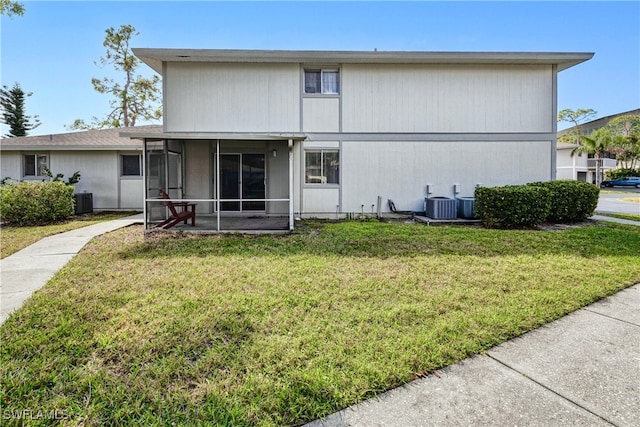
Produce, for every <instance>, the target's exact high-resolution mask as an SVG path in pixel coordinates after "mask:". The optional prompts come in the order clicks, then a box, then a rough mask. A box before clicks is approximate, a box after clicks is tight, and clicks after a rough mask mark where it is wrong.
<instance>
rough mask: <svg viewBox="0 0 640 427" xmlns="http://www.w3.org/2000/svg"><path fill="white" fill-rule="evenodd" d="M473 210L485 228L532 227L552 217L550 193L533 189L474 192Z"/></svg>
mask: <svg viewBox="0 0 640 427" xmlns="http://www.w3.org/2000/svg"><path fill="white" fill-rule="evenodd" d="M474 208H475V213H476V216H477V217H479V218H480V219H481V220H482V224H483V225H484V226H485V227H489V228H499V227H504V228H527V227H533V226H535V225H537V224H541V223H543V222H545V221H546V220H547V217H548V216H549V212H550V210H551V202H550V192H549V190H548V189H546V188H544V187H535V186H530V185H507V186H504V187H480V188H476V191H475V206H474Z"/></svg>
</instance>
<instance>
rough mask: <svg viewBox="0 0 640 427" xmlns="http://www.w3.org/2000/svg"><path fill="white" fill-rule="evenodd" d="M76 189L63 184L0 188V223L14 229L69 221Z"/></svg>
mask: <svg viewBox="0 0 640 427" xmlns="http://www.w3.org/2000/svg"><path fill="white" fill-rule="evenodd" d="M73 193H74V188H73V187H72V186H70V185H66V184H64V183H62V182H34V181H23V182H20V183H17V184H9V185H3V186H1V187H0V219H2V221H5V222H8V223H10V224H13V225H42V224H48V223H50V222H53V221H58V220H61V219H65V218H69V217H71V216H72V215H73V212H74V206H73V204H74V198H73Z"/></svg>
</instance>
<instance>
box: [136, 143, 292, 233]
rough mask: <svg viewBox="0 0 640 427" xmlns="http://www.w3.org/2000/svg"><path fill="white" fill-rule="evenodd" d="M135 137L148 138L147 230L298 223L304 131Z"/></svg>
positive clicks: (248, 228) (270, 227) (250, 228)
mask: <svg viewBox="0 0 640 427" xmlns="http://www.w3.org/2000/svg"><path fill="white" fill-rule="evenodd" d="M130 136H131V137H135V138H140V139H142V140H143V142H144V153H145V155H144V181H145V188H144V220H145V221H144V224H145V230H154V229H170V230H174V231H186V232H201V233H205V232H282V231H289V230H293V227H294V220H293V179H294V178H293V176H294V174H293V168H294V167H293V147H294V144H295V143H297V142H299V141H301V140H303V139H304V136H301V135H286V136H282V135H268V134H260V135H255V134H251V135H246V134H243V135H235V134H233V135H213V137H212V135H211V134H202V135H184V134H161V135H159V136H158V135H130ZM189 212H193V213H189Z"/></svg>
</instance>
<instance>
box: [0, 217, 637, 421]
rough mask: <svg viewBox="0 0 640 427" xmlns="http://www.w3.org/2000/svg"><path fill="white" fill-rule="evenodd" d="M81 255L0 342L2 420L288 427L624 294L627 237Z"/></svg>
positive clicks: (340, 228) (197, 241)
mask: <svg viewBox="0 0 640 427" xmlns="http://www.w3.org/2000/svg"><path fill="white" fill-rule="evenodd" d="M142 234H143V233H142V230H141V228H140V227H138V226H135V227H129V228H126V229H121V230H117V231H115V232H113V233H109V234H106V235H103V236H100V237H98V238H96V239H94V240H93V241H92V242H91V243H90V244H89V245H87V246H86V247H85V248H84V249H83V251H82V252H81V254H80V256H77V257H75V258H74V259H73V260H72V261H71V262H70V263H69V264H68V265H67V266H66V267H65V268H64V269H63V270H61V271H60V272H59V273H58V274H57V275H56V276H55V277H54V278H53V279H52V280H51V281H50V282H49V283H48V284H47V285H46V286H45V287H44V288H43V289H42V290H40V291H39V292H37V293H36V294H35V295H34V296H33V297H32V298H31V299H30V300H29V301H27V303H26V305H25V306H24V307H23V308H22V309H21V310H19V311H17V312H16V313H14V314H13V315H12V316H10V318H9V319H8V320H7V322H6V323H5V324H4V325H3V326H2V327H1V328H0V340H1V341H2V343H3V345H2V347H1V349H0V357H1V358H0V360H1V363H0V381H1V382H2V387H0V400H1V401H2V402H3V403H2V406H3V410H4V411H20V410H22V409H24V408H31V409H32V410H34V411H35V410H41V411H52V410H56V409H57V410H64V411H65V413H66V414H68V416H69V420H70V421H72V422H73V423H80V424H83V425H92V424H106V425H133V424H137V425H147V424H151V425H170V424H172V423H174V424H177V425H199V424H202V425H239V426H242V425H247V426H249V425H265V426H266V425H295V424H300V423H304V422H307V421H311V420H313V419H316V418H319V417H322V416H324V415H327V414H329V413H332V412H334V411H336V410H339V409H341V408H344V407H346V406H348V405H351V404H353V403H356V402H359V401H362V400H364V399H366V398H369V397H372V396H374V395H376V394H378V393H380V392H382V391H384V390H387V389H389V388H392V387H395V386H398V385H400V384H403V383H406V382H408V381H411V380H412V379H415V378H416V377H419V376H421V375H424V374H427V373H429V372H432V371H434V370H435V369H438V368H441V367H443V366H446V365H449V364H452V363H455V362H457V361H459V360H461V359H463V358H465V357H467V356H470V355H472V354H476V353H478V352H481V351H483V350H485V349H488V348H490V347H492V346H493V345H495V344H498V343H500V342H503V341H505V340H508V339H510V338H512V337H515V336H517V335H520V334H522V333H524V332H526V331H528V330H530V329H533V328H536V327H538V326H540V325H542V324H544V323H547V322H549V321H551V320H553V319H556V318H558V317H560V316H562V315H564V314H566V313H569V312H571V311H574V310H576V309H578V308H580V307H582V306H584V305H587V304H589V303H591V302H593V301H596V300H598V299H600V298H603V297H605V296H608V295H610V294H612V293H614V292H616V291H618V290H620V289H623V288H625V287H627V286H629V285H631V284H633V283H636V282H638V281H640V256H638V254H640V229H639V228H638V227H632V226H624V225H619V224H611V223H594V224H593V225H588V226H584V227H576V228H570V229H565V230H561V231H535V230H527V231H522V230H485V229H481V228H472V227H424V226H421V225H412V224H397V223H378V222H365V223H359V222H343V223H313V222H306V223H304V224H303V225H302V227H300V229H299V230H298V231H297V232H296V233H294V234H291V235H286V236H277V237H276V236H235V235H221V236H209V237H203V236H186V237H179V236H175V237H163V238H157V239H154V240H146V241H145V240H144V238H143V235H142Z"/></svg>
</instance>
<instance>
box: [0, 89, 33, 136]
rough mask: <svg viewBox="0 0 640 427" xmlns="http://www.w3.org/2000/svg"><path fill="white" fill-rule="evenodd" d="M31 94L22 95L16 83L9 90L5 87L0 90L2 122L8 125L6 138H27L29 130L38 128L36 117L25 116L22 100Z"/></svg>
mask: <svg viewBox="0 0 640 427" xmlns="http://www.w3.org/2000/svg"><path fill="white" fill-rule="evenodd" d="M31 95H33V93H31V92H29V93H24V91H23V90H22V88H21V87H20V85H19V84H18V83H15V84H14V85H13V87H12V88H11V89H9V88H8V87H7V86H6V85H3V86H2V89H0V108H1V109H2V122H3V123H5V124H7V125H9V133H8V134H6V135H5V136H6V137H9V138H11V137H14V136H27V134H28V133H29V131H30V130H32V129H35V128H37V127H38V126H40V124H41V123H40V120H39V119H38V116H33V117H31V116H27V115H26V114H25V107H24V100H25V98H26V97H27V96H31Z"/></svg>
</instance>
